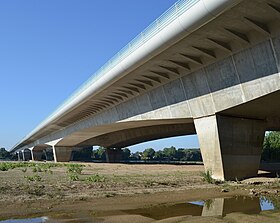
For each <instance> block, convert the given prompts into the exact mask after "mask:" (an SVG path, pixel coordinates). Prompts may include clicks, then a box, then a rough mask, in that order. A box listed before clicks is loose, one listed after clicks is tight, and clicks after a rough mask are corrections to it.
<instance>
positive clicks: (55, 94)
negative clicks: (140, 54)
mask: <svg viewBox="0 0 280 223" xmlns="http://www.w3.org/2000/svg"><path fill="white" fill-rule="evenodd" d="M175 2H176V0H133V1H131V0H118V1H116V0H45V1H43V0H41V1H38V0H24V1H22V0H1V1H0V33H1V35H0V64H1V65H0V83H1V87H0V105H1V109H0V146H1V147H6V148H7V149H9V148H11V147H12V146H13V145H14V144H16V143H17V142H18V141H19V140H20V139H21V138H23V137H24V136H25V135H26V134H28V133H29V132H30V131H31V130H32V129H33V128H35V127H36V126H37V125H38V124H39V123H40V122H41V121H42V120H43V119H44V118H46V117H47V116H48V115H49V114H50V113H51V112H53V111H54V110H55V109H56V107H57V106H58V105H59V104H61V103H62V102H63V101H64V100H65V99H66V98H67V97H68V96H70V94H71V93H72V92H73V91H74V90H75V89H77V88H78V87H79V86H80V85H81V84H82V83H83V82H84V81H86V80H87V79H88V78H89V77H90V76H91V74H93V73H94V72H95V71H96V70H97V69H98V68H99V67H101V66H102V65H103V64H104V63H105V62H106V61H107V60H108V59H110V58H111V57H112V56H113V55H114V54H115V53H117V52H118V51H119V50H120V49H121V48H122V47H123V46H125V45H126V44H127V43H128V42H129V41H130V40H131V39H133V37H135V36H136V35H137V34H138V33H139V32H141V31H142V30H143V29H144V28H145V27H147V26H148V25H149V24H150V23H151V22H152V21H153V20H155V19H156V18H157V17H158V16H160V15H161V14H162V13H163V12H164V11H165V10H166V9H168V8H169V7H170V6H171V5H172V4H174V3H175ZM171 145H174V146H177V147H198V142H197V138H196V136H188V137H177V138H172V139H164V140H160V141H157V142H150V143H144V144H141V145H136V146H134V147H133V148H134V149H133V150H142V149H143V148H147V147H150V146H152V147H154V148H156V149H160V148H163V147H166V146H171Z"/></svg>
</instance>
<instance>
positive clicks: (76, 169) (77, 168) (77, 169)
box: [67, 164, 84, 174]
mask: <svg viewBox="0 0 280 223" xmlns="http://www.w3.org/2000/svg"><path fill="white" fill-rule="evenodd" d="M83 168H84V167H83V165H80V164H69V165H67V172H68V173H75V174H81V173H82V171H83Z"/></svg>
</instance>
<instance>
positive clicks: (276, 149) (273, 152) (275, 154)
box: [262, 132, 280, 161]
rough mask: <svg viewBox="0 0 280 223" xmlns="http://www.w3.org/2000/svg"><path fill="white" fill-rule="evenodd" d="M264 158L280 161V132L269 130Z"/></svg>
mask: <svg viewBox="0 0 280 223" xmlns="http://www.w3.org/2000/svg"><path fill="white" fill-rule="evenodd" d="M262 160H264V161H280V132H268V133H267V134H266V135H265V137H264V142H263V150H262Z"/></svg>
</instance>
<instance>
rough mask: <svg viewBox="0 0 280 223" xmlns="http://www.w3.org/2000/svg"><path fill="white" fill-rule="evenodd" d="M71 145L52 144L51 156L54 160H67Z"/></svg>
mask: <svg viewBox="0 0 280 223" xmlns="http://www.w3.org/2000/svg"><path fill="white" fill-rule="evenodd" d="M72 151H73V148H72V147H59V146H53V158H54V161H55V162H69V161H70V160H71V157H72Z"/></svg>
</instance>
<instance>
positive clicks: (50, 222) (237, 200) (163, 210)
mask: <svg viewBox="0 0 280 223" xmlns="http://www.w3.org/2000/svg"><path fill="white" fill-rule="evenodd" d="M278 203H279V202H278V200H276V199H267V198H265V197H241V196H237V197H230V198H215V199H211V200H205V201H194V202H187V203H180V204H173V205H157V206H153V207H149V208H140V209H135V210H122V211H103V212H97V213H95V215H94V217H93V216H91V215H90V213H83V217H81V213H77V214H79V217H77V216H75V213H71V214H70V215H69V216H68V217H66V216H67V213H64V214H65V215H64V217H62V216H60V217H58V216H49V218H46V217H42V218H33V219H20V220H5V221H0V223H19V222H21V223H43V222H45V223H54V222H57V223H59V222H103V221H104V220H105V221H106V220H109V221H110V220H112V219H114V218H116V216H117V218H118V219H119V220H121V219H122V220H121V222H130V220H131V219H132V218H133V219H135V217H138V218H139V219H140V218H141V219H142V220H143V219H146V220H147V219H150V220H162V219H169V218H174V217H183V216H205V217H206V216H220V217H223V216H226V215H227V214H230V213H233V212H241V213H244V214H259V213H260V212H261V211H266V210H274V209H278ZM115 220H116V219H115ZM110 222H111V221H110ZM113 222H115V221H113Z"/></svg>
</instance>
